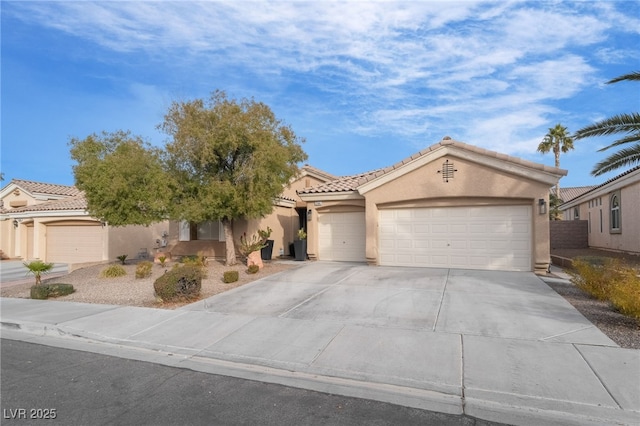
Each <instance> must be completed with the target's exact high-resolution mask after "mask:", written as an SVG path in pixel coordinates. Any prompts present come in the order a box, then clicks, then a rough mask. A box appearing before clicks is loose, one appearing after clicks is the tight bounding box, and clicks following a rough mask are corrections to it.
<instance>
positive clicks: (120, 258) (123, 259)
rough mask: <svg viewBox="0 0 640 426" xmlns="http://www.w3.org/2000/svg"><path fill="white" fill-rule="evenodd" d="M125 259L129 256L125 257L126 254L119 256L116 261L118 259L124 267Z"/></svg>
mask: <svg viewBox="0 0 640 426" xmlns="http://www.w3.org/2000/svg"><path fill="white" fill-rule="evenodd" d="M127 257H129V256H127V255H126V254H121V255H120V256H118V257H117V258H116V259H118V260H119V261H120V262H121V263H122V264H123V265H124V263H125V261H126V260H127Z"/></svg>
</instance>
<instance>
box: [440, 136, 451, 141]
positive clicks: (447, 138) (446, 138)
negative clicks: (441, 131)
mask: <svg viewBox="0 0 640 426" xmlns="http://www.w3.org/2000/svg"><path fill="white" fill-rule="evenodd" d="M442 140H443V141H450V140H451V136H445V137H444V138H442Z"/></svg>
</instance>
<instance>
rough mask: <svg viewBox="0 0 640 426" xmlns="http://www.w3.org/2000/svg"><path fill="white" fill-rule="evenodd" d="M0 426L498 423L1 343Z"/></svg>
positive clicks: (467, 425) (255, 382)
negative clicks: (0, 424) (0, 425)
mask: <svg viewBox="0 0 640 426" xmlns="http://www.w3.org/2000/svg"><path fill="white" fill-rule="evenodd" d="M0 343H1V355H2V356H1V364H2V370H1V373H2V374H1V381H2V382H1V388H0V400H1V405H2V407H1V409H2V418H1V419H0V421H1V423H2V424H3V425H21V426H25V425H43V424H46V425H56V424H60V425H63V424H64V425H107V424H118V425H133V424H135V425H178V424H179V425H201V424H202V425H205V424H206V425H237V424H243V425H253V424H260V425H276V424H277V425H360V424H362V425H364V424H366V425H465V426H470V425H485V426H488V425H496V424H497V423H491V422H486V421H483V420H476V419H474V418H470V417H467V416H457V415H448V414H442V413H435V412H430V411H426V410H420V409H416V408H409V407H402V406H398V405H393V404H389V403H384V402H376V401H370V400H365V399H358V398H350V397H344V396H337V395H331V394H326V393H321V392H314V391H309V390H304V389H297V388H291V387H286V386H282V385H277V384H269V383H262V382H258V381H251V380H244V379H238V378H231V377H225V376H220V375H215V374H206V373H199V372H194V371H191V370H187V369H181V368H174V367H167V366H162V365H157V364H153V363H148V362H142V361H134V360H128V359H122V358H115V357H110V356H105V355H100V354H95V353H90V352H82V351H73V350H68V349H60V348H55V347H50V346H43V345H37V344H32V343H26V342H21V341H14V340H7V339H2V340H1V341H0Z"/></svg>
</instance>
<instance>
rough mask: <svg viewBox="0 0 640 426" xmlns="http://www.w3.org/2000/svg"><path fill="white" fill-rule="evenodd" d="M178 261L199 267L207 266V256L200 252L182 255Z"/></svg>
mask: <svg viewBox="0 0 640 426" xmlns="http://www.w3.org/2000/svg"><path fill="white" fill-rule="evenodd" d="M180 261H181V262H182V263H184V264H185V265H194V266H200V267H204V266H207V256H205V255H204V253H202V252H198V254H190V255H188V256H182V259H180Z"/></svg>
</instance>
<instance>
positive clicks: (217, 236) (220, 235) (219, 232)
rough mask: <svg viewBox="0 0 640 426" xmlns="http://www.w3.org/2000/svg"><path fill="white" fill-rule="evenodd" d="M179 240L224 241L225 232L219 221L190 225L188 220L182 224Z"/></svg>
mask: <svg viewBox="0 0 640 426" xmlns="http://www.w3.org/2000/svg"><path fill="white" fill-rule="evenodd" d="M179 240H180V241H194V240H209V241H224V231H223V229H222V223H221V222H219V221H208V222H200V223H190V222H187V221H186V220H183V221H181V222H180V235H179Z"/></svg>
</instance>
